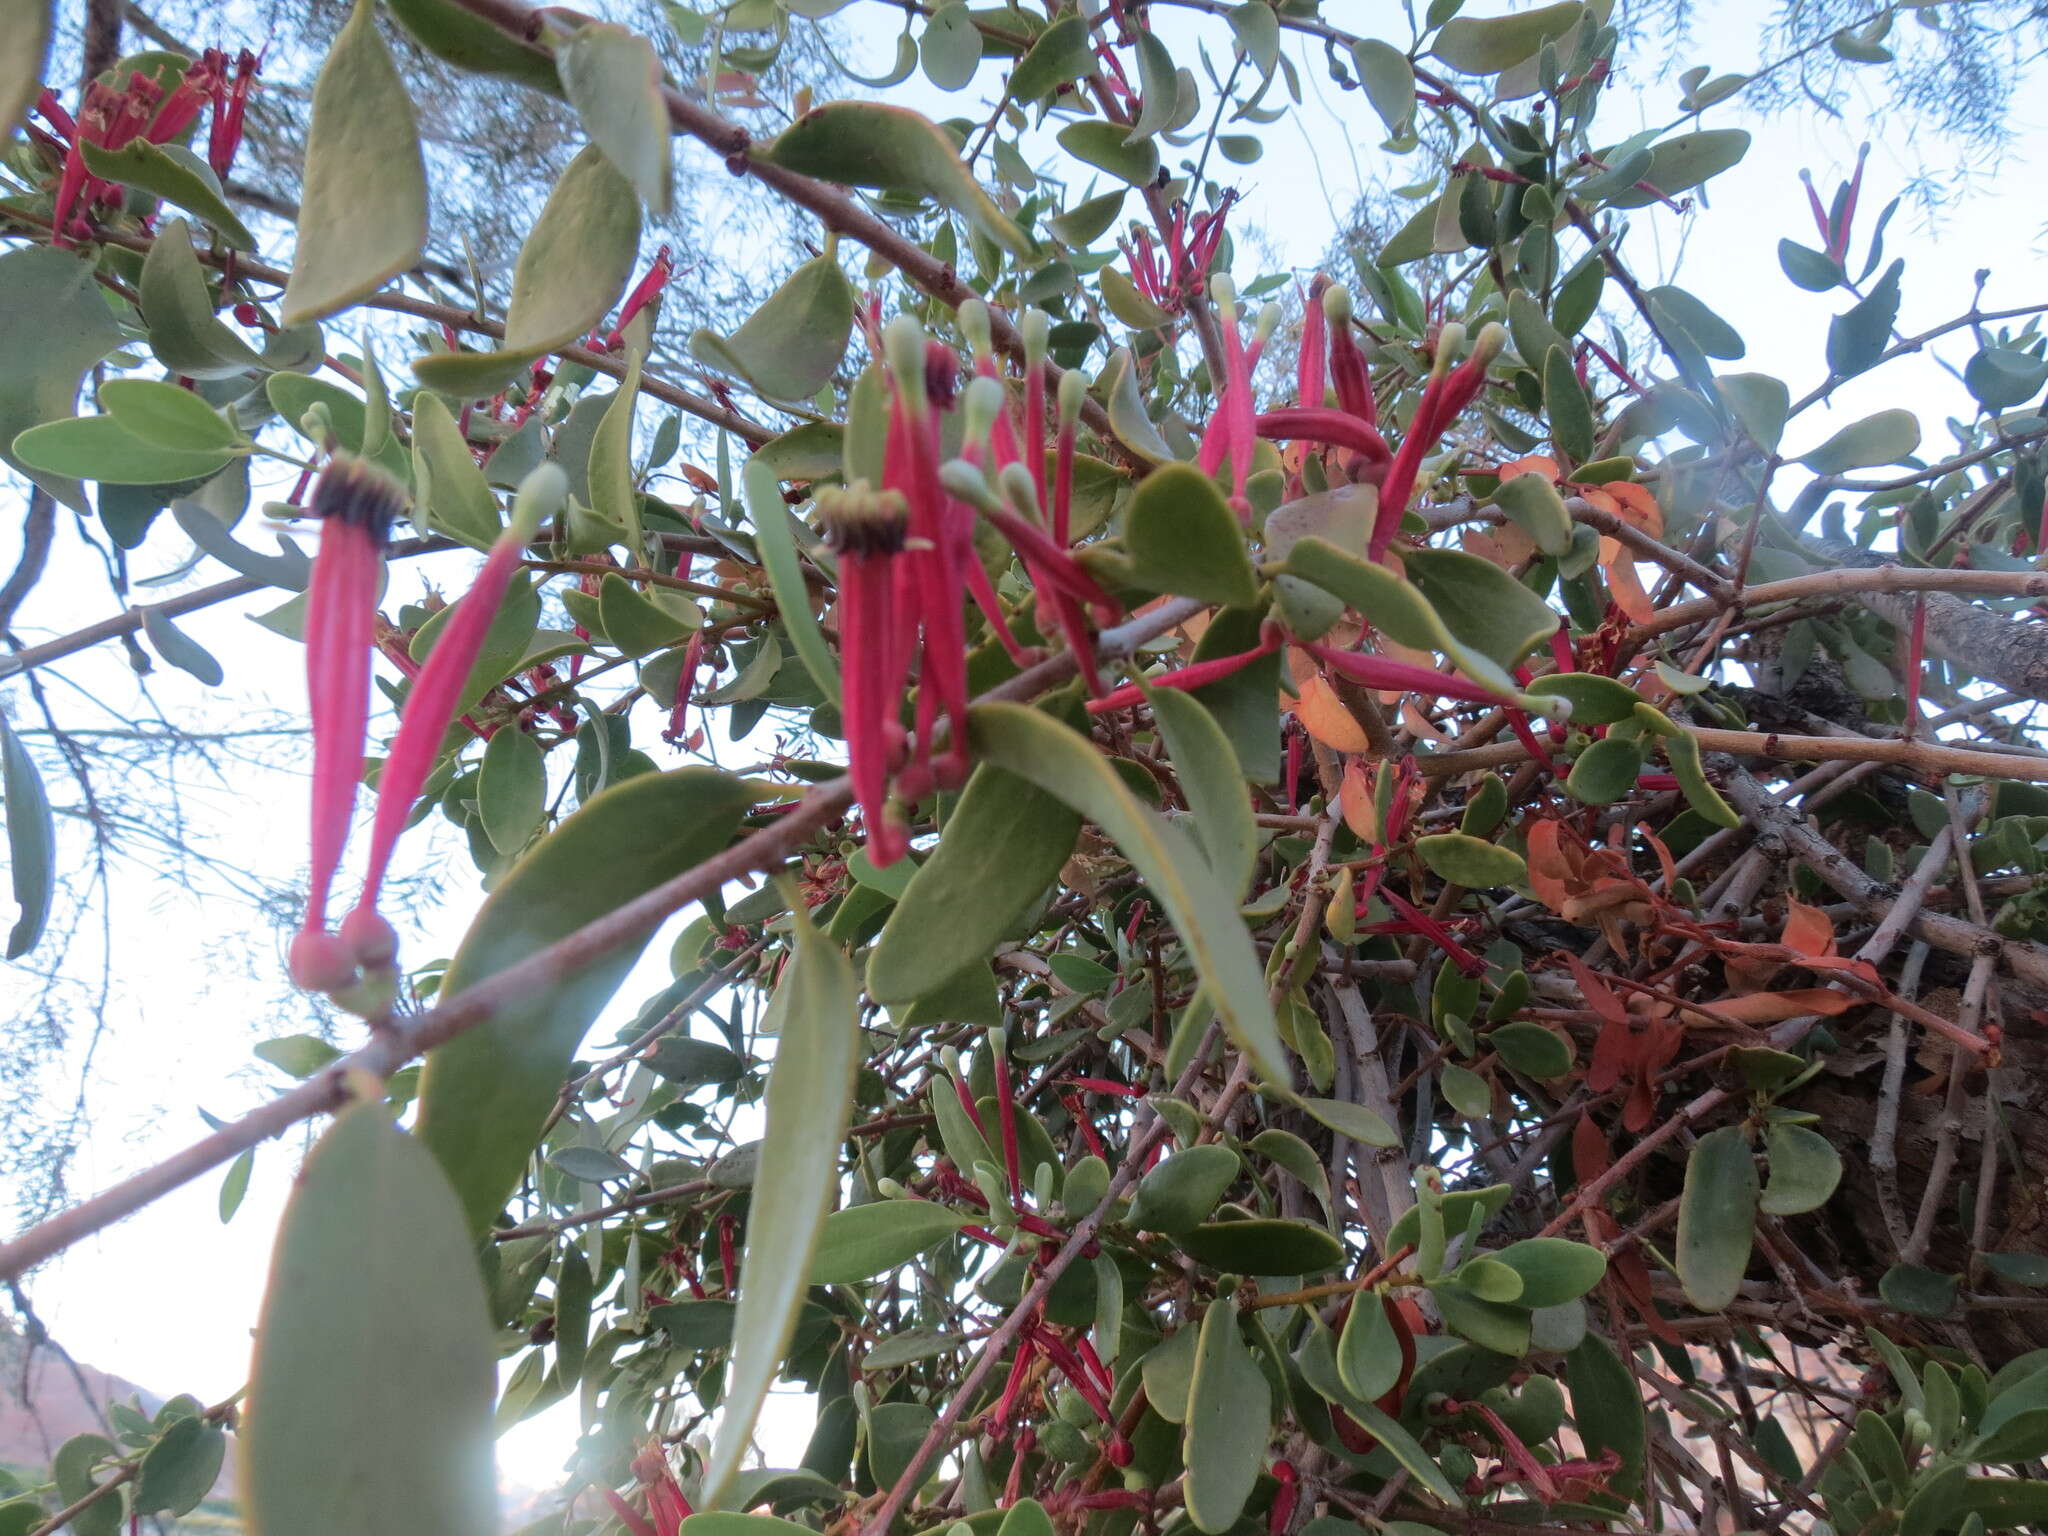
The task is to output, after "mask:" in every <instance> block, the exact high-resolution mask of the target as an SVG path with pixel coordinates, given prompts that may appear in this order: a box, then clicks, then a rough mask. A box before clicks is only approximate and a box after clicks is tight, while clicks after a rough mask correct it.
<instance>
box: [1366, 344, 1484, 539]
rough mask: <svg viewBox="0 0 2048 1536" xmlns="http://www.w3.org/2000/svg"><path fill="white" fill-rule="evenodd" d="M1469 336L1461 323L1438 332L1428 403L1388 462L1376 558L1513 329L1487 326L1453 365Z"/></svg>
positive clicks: (1417, 413)
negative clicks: (1426, 461)
mask: <svg viewBox="0 0 2048 1536" xmlns="http://www.w3.org/2000/svg"><path fill="white" fill-rule="evenodd" d="M1463 340H1464V328H1463V327H1462V326H1458V325H1447V326H1445V327H1444V328H1443V330H1442V332H1441V333H1440V334H1439V336H1438V339H1437V354H1436V367H1435V368H1434V369H1433V370H1432V371H1431V373H1430V376H1429V383H1428V384H1427V385H1425V386H1424V387H1423V391H1422V403H1421V404H1420V405H1418V406H1417V407H1416V410H1415V420H1414V421H1413V422H1412V423H1411V424H1410V426H1409V428H1408V432H1407V435H1406V436H1404V437H1403V438H1402V439H1401V446H1400V448H1399V449H1398V450H1397V451H1396V452H1395V454H1394V457H1393V460H1392V462H1391V463H1389V464H1388V466H1387V478H1386V480H1385V481H1384V482H1383V483H1382V484H1381V486H1380V510H1379V521H1378V523H1377V524H1376V525H1375V526H1374V528H1373V532H1372V543H1371V544H1370V546H1369V547H1368V549H1367V553H1368V554H1369V555H1370V556H1371V557H1372V558H1373V559H1374V560H1378V559H1379V558H1380V557H1381V556H1382V555H1384V554H1385V553H1386V551H1387V546H1388V545H1389V544H1391V543H1392V542H1393V540H1394V531H1395V530H1396V529H1397V528H1399V527H1400V526H1401V517H1402V514H1403V513H1405V512H1406V511H1407V510H1408V501H1409V498H1410V497H1412V496H1413V495H1414V494H1415V477H1416V473H1417V471H1419V470H1420V469H1421V467H1422V460H1423V457H1424V455H1426V454H1427V453H1428V452H1429V451H1430V450H1431V449H1432V448H1434V447H1435V446H1436V444H1437V441H1438V439H1440V438H1441V437H1442V436H1443V435H1444V432H1445V430H1446V429H1447V428H1448V427H1449V426H1450V424H1451V423H1452V422H1453V421H1455V420H1456V419H1457V417H1458V415H1459V413H1461V412H1462V411H1463V410H1464V409H1465V407H1466V406H1468V405H1470V404H1471V403H1472V401H1473V400H1474V399H1475V398H1476V397H1477V396H1478V394H1479V391H1480V390H1481V389H1483V388H1485V386H1486V370H1487V366H1488V365H1489V364H1490V363H1492V361H1493V359H1494V357H1495V356H1496V355H1498V353H1499V352H1500V349H1501V348H1502V347H1503V346H1504V345H1506V342H1507V332H1506V331H1504V330H1503V329H1502V328H1501V327H1500V326H1498V325H1488V326H1486V327H1485V328H1484V329H1482V330H1481V331H1480V333H1479V335H1478V337H1477V338H1476V339H1475V340H1474V342H1473V344H1472V355H1471V356H1470V357H1468V358H1466V359H1465V361H1464V362H1462V363H1460V364H1459V365H1458V366H1457V367H1456V368H1451V367H1449V363H1450V357H1451V354H1452V353H1453V352H1455V351H1456V350H1457V348H1458V345H1459V344H1460V343H1461V342H1462V341H1463Z"/></svg>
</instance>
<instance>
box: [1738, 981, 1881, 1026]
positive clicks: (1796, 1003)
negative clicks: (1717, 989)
mask: <svg viewBox="0 0 2048 1536" xmlns="http://www.w3.org/2000/svg"><path fill="white" fill-rule="evenodd" d="M1706 1006H1707V1007H1708V1008H1709V1009H1711V1010H1712V1011H1713V1013H1714V1016H1715V1017H1716V1018H1722V1019H1726V1020H1727V1021H1728V1022H1729V1023H1731V1024H1782V1023H1783V1022H1784V1021H1785V1020H1786V1019H1798V1018H1804V1017H1805V1016H1806V1015H1807V1014H1810V1013H1819V1014H1825V1015H1827V1016H1828V1017H1830V1018H1832V1017H1834V1015H1836V1014H1838V1013H1843V1012H1846V1011H1847V1010H1848V1009H1850V1008H1853V1007H1855V1006H1856V999H1855V998H1853V997H1851V996H1849V995H1848V993H1846V992H1836V991H1833V990H1831V989H1829V988H1826V987H1799V988H1795V989H1794V990H1792V991H1790V992H1751V993H1749V994H1748V995H1747V996H1745V997H1724V998H1722V999H1721V1000H1720V1001H1718V1002H1713V1003H1709V1004H1707V1005H1706Z"/></svg>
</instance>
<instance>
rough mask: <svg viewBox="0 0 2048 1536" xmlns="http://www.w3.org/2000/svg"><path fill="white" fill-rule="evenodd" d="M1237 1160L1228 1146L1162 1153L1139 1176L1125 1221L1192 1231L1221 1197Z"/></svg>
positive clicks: (1234, 1178)
mask: <svg viewBox="0 0 2048 1536" xmlns="http://www.w3.org/2000/svg"><path fill="white" fill-rule="evenodd" d="M1240 1166H1241V1164H1240V1162H1239V1159H1238V1155H1237V1154H1236V1153H1235V1152H1233V1151H1231V1150H1230V1148H1228V1147H1221V1146H1216V1145H1213V1144H1205V1145H1203V1146H1198V1147H1186V1148H1184V1149H1182V1150H1181V1151H1179V1152H1176V1153H1174V1154H1173V1155H1172V1156H1171V1157H1167V1158H1164V1159H1162V1160H1161V1161H1160V1162H1159V1163H1158V1164H1156V1165H1155V1166H1154V1167H1152V1168H1151V1169H1150V1170H1148V1171H1147V1173H1146V1174H1145V1176H1144V1177H1143V1178H1142V1179H1140V1180H1139V1181H1138V1188H1137V1190H1136V1192H1135V1193H1134V1194H1133V1195H1132V1197H1131V1213H1130V1215H1129V1217H1128V1218H1126V1220H1127V1222H1128V1224H1129V1225H1130V1226H1131V1227H1132V1228H1134V1229H1135V1230H1137V1231H1140V1232H1166V1233H1180V1232H1190V1231H1193V1230H1194V1229H1195V1228H1196V1227H1198V1226H1200V1225H1201V1224H1202V1223H1203V1222H1205V1221H1207V1220H1208V1219H1209V1217H1210V1216H1212V1215H1214V1214H1215V1211H1216V1207H1217V1205H1218V1204H1220V1203H1221V1202H1222V1199H1223V1195H1224V1191H1226V1190H1228V1189H1229V1188H1230V1186H1231V1185H1232V1184H1233V1183H1235V1182H1236V1181H1237V1173H1238V1169H1239V1167H1240Z"/></svg>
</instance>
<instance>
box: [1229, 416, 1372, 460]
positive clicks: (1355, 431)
mask: <svg viewBox="0 0 2048 1536" xmlns="http://www.w3.org/2000/svg"><path fill="white" fill-rule="evenodd" d="M1256 426H1257V429H1258V434H1259V436H1260V437H1270V438H1275V439H1277V440H1279V441H1281V442H1286V443H1293V442H1310V443H1323V444H1326V445H1328V446H1329V447H1332V448H1348V449H1349V450H1350V451H1351V452H1353V453H1356V454H1359V455H1360V456H1362V457H1364V458H1367V459H1371V460H1374V461H1376V462H1378V463H1381V464H1384V463H1386V461H1387V460H1388V458H1389V457H1390V456H1391V454H1390V450H1389V449H1388V447H1387V440H1386V439H1385V438H1384V437H1381V436H1380V431H1379V428H1378V427H1375V426H1374V425H1373V424H1372V423H1371V422H1368V421H1360V420H1359V419H1358V418H1357V417H1356V416H1353V415H1351V414H1349V413H1348V412H1345V411H1341V410H1331V409H1330V408H1329V407H1328V406H1318V407H1314V408H1310V407H1306V406H1302V407H1296V408H1294V409H1292V410H1290V409H1286V408H1284V407H1283V408H1282V409H1280V410H1277V411H1267V412H1265V413H1264V414H1263V415H1261V416H1260V417H1259V419H1258V421H1257V423H1256Z"/></svg>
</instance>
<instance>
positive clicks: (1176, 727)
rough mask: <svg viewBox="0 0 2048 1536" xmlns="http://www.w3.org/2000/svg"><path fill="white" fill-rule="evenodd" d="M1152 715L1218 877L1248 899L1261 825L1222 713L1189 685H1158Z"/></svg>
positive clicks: (1153, 694)
mask: <svg viewBox="0 0 2048 1536" xmlns="http://www.w3.org/2000/svg"><path fill="white" fill-rule="evenodd" d="M1150 698H1151V703H1152V717H1153V719H1155V720H1156V721H1158V723H1159V731H1160V734H1161V735H1162V736H1164V737H1165V738H1166V750H1167V752H1168V754H1169V755H1170V756H1171V757H1172V759H1173V766H1174V769H1175V771H1176V772H1177V773H1178V775H1179V777H1180V783H1181V788H1182V790H1183V791H1184V792H1185V793H1186V795H1187V799H1188V809H1189V810H1190V811H1192V812H1193V813H1194V822H1195V835H1196V836H1197V837H1199V838H1200V839H1201V841H1202V847H1203V849H1204V851H1206V852H1207V853H1208V855H1209V864H1210V867H1211V868H1213V869H1214V870H1215V871H1216V878H1217V879H1219V880H1221V881H1223V882H1224V884H1225V885H1227V886H1228V887H1229V888H1230V891H1231V899H1232V900H1240V899H1242V897H1243V895H1244V892H1245V890H1246V888H1247V887H1248V886H1250V884H1251V879H1252V874H1253V872H1254V870H1255V869H1256V868H1257V866H1258V861H1259V827H1258V823H1257V822H1256V821H1255V820H1253V818H1252V802H1251V796H1250V795H1248V794H1247V793H1246V792H1245V787H1244V772H1243V770H1242V769H1241V768H1240V767H1239V766H1238V761H1237V752H1236V749H1235V748H1233V747H1232V746H1231V745H1230V738H1229V737H1228V736H1226V735H1224V734H1223V727H1222V726H1220V725H1218V724H1217V723H1216V717H1215V716H1214V715H1212V714H1210V713H1209V711H1208V710H1207V709H1205V708H1203V707H1202V705H1201V703H1200V702H1199V701H1197V700H1196V699H1193V698H1191V697H1189V695H1188V693H1187V692H1186V690H1184V689H1180V688H1156V689H1153V690H1152V691H1151V694H1150Z"/></svg>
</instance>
